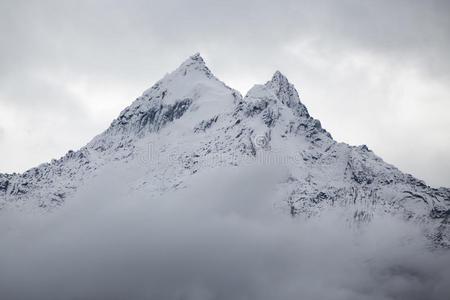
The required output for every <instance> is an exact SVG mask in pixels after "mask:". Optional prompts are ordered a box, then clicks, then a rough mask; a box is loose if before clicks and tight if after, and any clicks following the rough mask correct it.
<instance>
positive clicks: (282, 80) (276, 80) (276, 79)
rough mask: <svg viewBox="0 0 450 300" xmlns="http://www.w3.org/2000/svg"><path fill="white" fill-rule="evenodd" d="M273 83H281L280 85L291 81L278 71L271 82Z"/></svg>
mask: <svg viewBox="0 0 450 300" xmlns="http://www.w3.org/2000/svg"><path fill="white" fill-rule="evenodd" d="M270 81H271V82H272V83H280V84H286V83H287V84H288V83H289V81H288V79H287V77H286V76H284V75H283V74H282V73H281V72H280V71H278V70H277V71H276V72H275V73H274V74H273V76H272V79H271V80H270Z"/></svg>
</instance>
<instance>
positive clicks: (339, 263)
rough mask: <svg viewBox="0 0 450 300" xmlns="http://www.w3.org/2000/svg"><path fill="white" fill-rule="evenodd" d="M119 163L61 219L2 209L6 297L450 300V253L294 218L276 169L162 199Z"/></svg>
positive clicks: (189, 187) (407, 235)
mask: <svg viewBox="0 0 450 300" xmlns="http://www.w3.org/2000/svg"><path fill="white" fill-rule="evenodd" d="M139 172H140V171H139V168H135V167H133V166H129V167H127V168H121V169H118V168H114V167H111V168H110V169H108V170H105V171H104V172H103V173H102V174H101V175H99V176H98V177H97V178H96V179H95V180H93V181H92V182H90V183H89V184H87V185H86V186H84V187H83V188H82V189H81V190H80V192H79V193H78V194H77V196H76V198H74V199H70V201H68V202H67V203H66V204H65V206H63V207H61V208H59V209H57V210H54V211H53V212H51V213H50V214H43V213H39V212H36V213H24V212H16V213H14V212H13V211H11V210H10V211H1V212H0V214H1V215H0V237H1V243H0V298H1V299H197V300H198V299H200V300H201V299H347V300H348V299H444V298H445V297H446V296H448V295H449V293H450V285H449V282H450V268H449V267H450V255H449V253H448V252H445V251H442V252H441V251H438V250H433V251H432V250H430V249H429V248H428V243H427V240H426V239H425V238H423V234H422V232H421V230H420V228H419V227H416V226H414V225H413V224H411V223H405V222H403V221H401V220H399V219H396V218H394V217H390V216H375V217H374V219H373V221H372V222H371V223H368V224H364V225H361V226H358V227H355V226H350V225H349V222H348V221H346V218H343V217H342V216H343V214H345V211H342V210H339V209H334V210H327V211H324V212H323V213H322V215H321V216H320V218H318V217H313V218H309V219H305V218H303V217H295V218H293V217H291V216H290V215H289V214H288V213H286V211H284V209H283V207H282V206H280V205H278V206H277V205H274V203H278V201H279V200H280V199H277V192H276V184H277V183H278V182H280V180H281V179H282V178H283V176H285V175H286V174H285V173H284V171H283V169H282V168H280V169H276V170H274V168H273V167H271V168H268V167H255V166H248V167H245V168H243V167H241V168H216V169H213V170H209V171H204V172H202V173H200V174H196V175H193V176H190V178H189V179H187V180H186V181H185V182H183V185H182V187H181V188H180V189H179V190H178V191H175V192H169V193H166V194H164V195H163V196H158V195H152V194H150V193H148V191H146V190H145V188H143V189H135V188H130V187H129V186H128V185H122V184H121V183H122V182H123V181H124V180H126V181H127V182H128V181H129V180H133V178H139V176H140V174H139Z"/></svg>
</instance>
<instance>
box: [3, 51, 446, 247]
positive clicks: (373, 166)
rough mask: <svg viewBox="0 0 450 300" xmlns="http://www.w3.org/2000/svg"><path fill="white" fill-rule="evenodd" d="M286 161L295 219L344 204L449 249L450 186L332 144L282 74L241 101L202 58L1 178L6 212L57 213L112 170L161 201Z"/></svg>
mask: <svg viewBox="0 0 450 300" xmlns="http://www.w3.org/2000/svg"><path fill="white" fill-rule="evenodd" d="M249 161H255V162H258V161H259V162H265V163H270V162H275V163H277V164H284V165H285V167H286V168H287V169H288V173H289V174H288V176H286V178H285V179H284V180H283V181H282V182H280V183H279V184H278V187H277V190H278V193H279V194H280V196H281V198H280V199H283V200H282V201H281V202H280V203H277V207H279V208H281V209H284V210H285V211H286V213H287V214H291V215H292V216H298V215H303V216H313V215H320V212H321V211H322V210H324V209H326V208H329V207H333V206H337V207H345V208H346V210H347V211H348V214H349V219H350V220H351V221H352V222H356V223H360V222H369V221H370V220H371V218H373V217H374V215H376V214H377V213H388V214H394V215H398V216H400V217H402V218H405V219H407V220H410V221H412V222H417V223H420V224H423V225H424V228H425V229H426V234H427V235H428V236H429V237H430V238H431V240H432V241H433V242H434V243H435V244H436V245H440V246H445V247H448V246H450V226H449V223H450V189H448V188H432V187H430V186H428V185H426V184H425V183H424V182H423V181H421V180H418V179H416V178H414V177H413V176H411V175H409V174H405V173H402V172H401V171H400V170H398V169H397V168H396V167H394V166H392V165H390V164H388V163H386V162H384V161H383V160H382V159H381V158H380V157H378V156H377V155H375V154H374V153H373V152H372V151H371V150H369V149H368V148H367V147H366V146H365V145H362V146H350V145H348V144H345V143H339V142H336V141H335V140H333V138H332V136H331V135H330V133H328V132H327V131H326V130H325V129H323V128H322V126H321V123H320V121H319V120H317V119H314V118H313V117H311V116H310V115H309V113H308V110H307V108H306V106H305V105H304V104H303V103H302V102H301V100H300V98H299V95H298V93H297V91H296V89H295V88H294V86H293V85H292V84H291V83H289V81H288V79H287V78H286V77H285V76H284V75H283V74H281V73H280V72H279V71H277V72H275V74H274V75H273V77H272V78H271V79H270V80H269V81H268V82H266V83H265V84H258V85H255V86H253V87H252V88H251V89H250V90H249V91H248V93H247V94H246V95H245V96H244V97H243V96H242V95H241V94H240V93H239V92H238V91H236V90H234V89H232V88H230V87H228V86H227V85H226V84H224V83H223V82H221V81H220V80H219V79H217V78H216V77H215V76H214V75H213V74H212V72H211V71H210V69H209V68H208V67H207V66H206V64H205V62H204V60H203V59H202V57H201V56H200V54H195V55H193V56H191V57H189V58H188V59H187V60H186V61H185V62H184V63H182V64H181V65H180V66H179V67H178V68H177V69H176V70H175V71H173V72H172V73H169V74H167V75H166V76H165V77H164V78H162V79H161V80H160V81H158V82H157V83H156V84H154V85H153V86H152V87H151V88H149V89H147V90H145V91H144V93H143V94H142V95H141V96H140V97H138V98H137V99H136V100H135V101H134V102H133V103H132V104H131V105H130V106H128V107H127V108H125V109H124V110H123V111H122V112H121V113H120V114H119V116H118V117H117V118H116V119H115V120H113V122H112V123H111V125H110V126H109V128H108V129H107V130H106V131H104V132H103V133H101V134H100V135H98V136H96V137H95V138H94V139H93V140H92V141H90V142H89V143H88V144H87V145H86V146H84V147H82V148H81V149H79V150H78V151H69V152H67V154H66V155H65V156H63V157H61V158H60V159H55V160H52V161H51V162H50V163H44V164H41V165H40V166H38V167H35V168H32V169H29V170H28V171H26V172H24V173H22V174H16V173H14V174H0V209H2V210H8V209H13V208H14V209H17V208H19V209H24V210H39V211H40V210H44V211H48V210H52V209H55V208H57V207H59V206H61V205H62V204H63V203H64V202H66V201H70V199H71V197H73V195H74V194H76V193H77V191H78V189H79V188H80V187H81V186H82V185H83V184H85V183H86V182H89V181H90V180H91V179H92V178H94V177H96V176H97V175H98V174H100V172H101V171H102V170H105V168H107V167H108V166H111V165H117V164H119V165H128V166H133V167H136V166H139V170H140V172H136V174H137V175H136V177H135V178H133V179H132V180H131V181H130V182H126V184H129V185H130V187H129V188H130V189H131V190H133V189H135V190H139V189H144V190H146V191H147V192H148V193H150V194H154V195H161V194H163V193H166V192H168V191H171V190H176V189H181V188H183V187H185V185H186V183H185V179H186V178H187V177H188V176H195V174H196V173H197V172H202V170H205V169H207V168H213V167H217V166H220V165H223V166H232V167H233V166H234V167H239V166H240V165H243V164H245V163H247V162H249Z"/></svg>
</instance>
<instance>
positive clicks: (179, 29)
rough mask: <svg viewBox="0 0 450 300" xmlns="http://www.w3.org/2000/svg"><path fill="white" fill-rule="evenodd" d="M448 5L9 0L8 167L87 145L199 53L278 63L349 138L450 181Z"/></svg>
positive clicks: (249, 79) (237, 83) (224, 72)
mask: <svg viewBox="0 0 450 300" xmlns="http://www.w3.org/2000/svg"><path fill="white" fill-rule="evenodd" d="M449 3H450V2H448V1H310V2H307V1H298V0H296V1H233V0H229V1H220V2H219V1H211V0H209V1H197V0H195V1H98V0H97V1H43V0H40V1H5V0H1V1H0V172H14V171H16V172H19V171H24V170H26V169H28V168H30V167H33V166H36V165H38V164H40V163H42V162H45V161H49V160H50V159H51V158H57V157H59V156H61V155H63V154H64V153H65V152H66V151H67V150H69V149H77V148H79V147H81V146H83V145H84V144H86V143H87V142H88V141H89V140H90V139H91V138H92V137H94V136H95V135H96V134H98V133H100V132H101V131H103V130H104V129H106V128H107V126H108V125H109V123H110V122H111V121H112V119H113V118H115V117H116V116H117V115H118V113H119V112H120V111H121V110H122V109H123V108H124V107H125V106H127V105H129V104H130V103H131V102H132V101H133V100H134V99H135V98H136V97H137V96H139V95H140V94H141V92H142V91H143V90H145V89H146V88H148V87H150V86H151V85H152V84H153V83H154V82H156V81H157V80H159V79H160V78H161V77H162V76H163V75H164V74H165V73H167V72H170V71H172V70H173V69H175V68H176V67H177V66H178V65H179V64H180V63H181V62H182V61H183V60H184V59H186V58H187V57H188V56H189V55H191V54H193V53H195V52H200V53H201V54H202V56H203V57H204V59H205V60H206V62H207V64H208V66H209V67H210V69H211V70H212V72H213V73H214V74H215V75H216V76H217V77H218V78H220V79H221V80H223V81H224V82H225V83H227V84H228V85H230V86H231V87H233V88H236V89H238V90H239V91H240V92H241V93H242V94H245V93H246V92H247V90H248V89H249V88H250V87H251V86H252V85H253V84H255V83H264V82H265V81H267V80H268V79H269V78H270V77H271V75H272V74H273V72H274V71H275V70H280V71H281V72H282V73H284V74H285V75H286V76H287V77H288V79H289V80H290V81H291V82H292V83H293V84H295V86H296V88H297V89H298V90H299V93H300V96H301V98H302V101H303V102H304V103H305V104H306V106H307V107H308V109H309V111H310V113H311V114H312V115H313V116H314V117H315V118H318V119H319V120H321V122H322V125H323V126H324V127H325V128H326V129H327V130H328V131H329V132H331V134H332V135H333V137H334V138H335V139H336V140H338V141H343V142H347V143H350V144H354V145H357V144H367V145H368V146H369V148H371V149H372V150H374V151H375V152H376V153H377V154H378V155H379V156H381V157H382V158H383V159H384V160H385V161H387V162H389V163H392V164H394V165H396V166H397V167H399V168H400V169H401V170H402V171H404V172H408V173H411V174H413V175H415V176H416V177H418V178H420V179H424V180H425V181H426V182H427V183H429V184H431V185H434V186H439V185H444V186H450V133H449V132H450V117H449V112H450V84H449V83H450V71H449V67H450V59H449V58H450V55H449V53H450V18H449V16H450V5H449Z"/></svg>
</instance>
